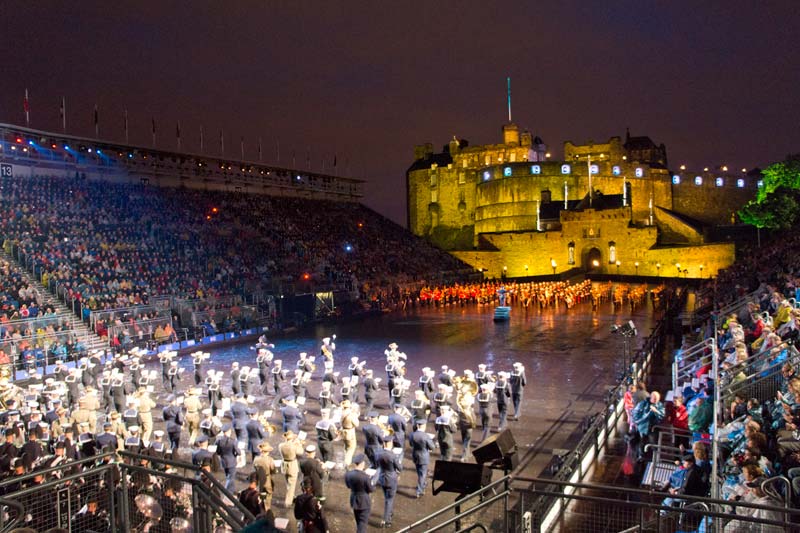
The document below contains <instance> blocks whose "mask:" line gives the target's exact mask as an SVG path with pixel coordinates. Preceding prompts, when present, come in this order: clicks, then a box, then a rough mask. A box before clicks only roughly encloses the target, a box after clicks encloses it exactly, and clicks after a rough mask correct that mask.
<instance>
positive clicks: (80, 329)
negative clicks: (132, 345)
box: [0, 249, 108, 350]
mask: <svg viewBox="0 0 800 533" xmlns="http://www.w3.org/2000/svg"><path fill="white" fill-rule="evenodd" d="M0 257H1V258H3V259H5V260H6V261H8V262H10V263H11V264H14V265H17V266H19V267H20V270H21V271H22V276H23V279H24V280H25V281H26V282H27V283H28V284H29V285H32V286H33V287H36V290H37V291H39V294H40V295H41V296H42V305H41V306H40V308H41V309H45V308H47V307H52V308H53V310H54V311H55V312H56V314H58V315H65V314H68V315H70V318H71V319H72V329H73V330H75V332H76V333H77V335H78V337H79V338H80V339H81V340H82V341H83V343H84V345H85V346H86V349H87V350H99V349H105V348H108V341H106V340H105V339H103V338H101V337H100V336H99V335H97V334H96V333H95V332H93V331H92V330H90V329H89V327H88V326H87V325H86V324H85V323H84V322H83V320H81V317H79V316H77V315H75V314H74V313H73V312H72V309H70V308H69V307H67V305H65V304H64V302H62V301H61V300H59V299H58V298H57V297H56V296H55V295H54V294H53V293H51V292H50V291H49V290H48V289H47V288H46V287H45V286H44V285H42V284H41V282H40V281H39V280H38V279H36V277H35V276H34V275H33V273H32V272H30V271H29V270H28V269H27V268H26V267H25V265H24V264H22V263H21V262H20V261H17V260H16V259H14V257H12V256H11V255H9V254H7V253H6V252H5V251H3V250H2V249H0Z"/></svg>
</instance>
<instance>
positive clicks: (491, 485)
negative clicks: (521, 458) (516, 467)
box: [397, 476, 512, 533]
mask: <svg viewBox="0 0 800 533" xmlns="http://www.w3.org/2000/svg"><path fill="white" fill-rule="evenodd" d="M510 481H512V476H503V477H501V478H500V479H498V480H497V481H493V482H491V483H489V484H488V485H486V486H484V487H481V488H480V489H478V490H476V491H475V492H473V493H472V494H468V495H467V496H465V497H464V498H462V499H460V500H458V501H456V502H453V503H451V504H450V505H447V506H445V507H442V508H440V509H437V510H436V511H434V512H433V513H431V514H429V515H427V516H425V517H424V518H422V519H420V520H417V521H416V522H414V523H413V524H410V525H408V526H406V527H405V528H403V529H401V530H400V531H398V532H397V533H401V532H403V531H410V530H411V528H413V527H417V526H419V525H420V524H423V523H425V522H428V521H430V520H432V519H434V518H436V517H437V516H439V515H442V514H444V513H446V512H448V511H450V510H451V509H454V508H455V507H460V506H461V505H463V504H464V503H465V502H466V501H468V500H471V499H472V498H475V497H476V496H478V495H480V494H481V493H483V492H486V491H488V490H490V489H493V488H494V487H497V486H499V485H501V484H506V483H509V482H510Z"/></svg>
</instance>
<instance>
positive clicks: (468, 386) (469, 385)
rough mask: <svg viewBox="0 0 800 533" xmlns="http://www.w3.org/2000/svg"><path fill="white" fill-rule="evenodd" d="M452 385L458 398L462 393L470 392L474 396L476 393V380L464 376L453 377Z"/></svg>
mask: <svg viewBox="0 0 800 533" xmlns="http://www.w3.org/2000/svg"><path fill="white" fill-rule="evenodd" d="M453 387H454V388H455V389H456V393H457V394H458V397H459V398H460V397H461V396H462V395H463V394H471V395H472V396H475V395H476V394H478V382H477V381H475V380H474V379H470V378H468V377H466V376H458V377H455V378H453Z"/></svg>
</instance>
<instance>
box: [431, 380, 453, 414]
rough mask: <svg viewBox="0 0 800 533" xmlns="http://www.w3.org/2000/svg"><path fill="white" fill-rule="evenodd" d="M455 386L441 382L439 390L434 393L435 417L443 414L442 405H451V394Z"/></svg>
mask: <svg viewBox="0 0 800 533" xmlns="http://www.w3.org/2000/svg"><path fill="white" fill-rule="evenodd" d="M452 391H453V388H452V387H448V386H447V385H445V384H444V383H440V384H439V392H437V393H436V394H434V395H433V402H432V405H433V414H434V416H435V417H437V418H438V417H440V416H442V407H444V406H447V407H450V394H451V393H452Z"/></svg>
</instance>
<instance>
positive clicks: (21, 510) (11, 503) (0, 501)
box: [0, 498, 25, 530]
mask: <svg viewBox="0 0 800 533" xmlns="http://www.w3.org/2000/svg"><path fill="white" fill-rule="evenodd" d="M3 505H4V506H6V507H13V508H14V509H16V511H17V515H16V516H15V517H14V520H12V521H11V523H10V524H3V529H4V530H13V529H14V528H16V527H17V524H19V523H20V522H21V521H22V517H23V516H24V515H25V506H24V505H22V504H21V503H19V502H18V501H17V500H9V499H6V498H0V506H3Z"/></svg>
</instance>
